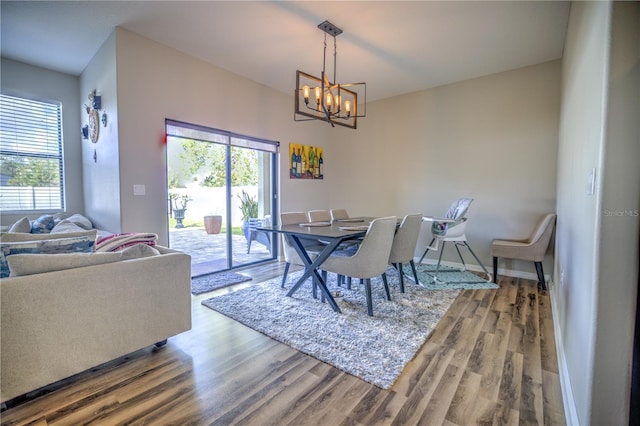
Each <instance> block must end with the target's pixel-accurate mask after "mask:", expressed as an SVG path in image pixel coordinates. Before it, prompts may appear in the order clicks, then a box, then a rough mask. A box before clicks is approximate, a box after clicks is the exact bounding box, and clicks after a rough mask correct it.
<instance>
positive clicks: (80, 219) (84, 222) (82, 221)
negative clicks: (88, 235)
mask: <svg viewBox="0 0 640 426" xmlns="http://www.w3.org/2000/svg"><path fill="white" fill-rule="evenodd" d="M66 220H68V221H69V222H73V223H75V224H76V225H78V226H79V227H80V228H83V229H91V228H93V223H91V221H90V220H89V219H88V218H86V217H84V216H82V215H81V214H78V213H76V214H73V215H71V216H69V217H68V218H66Z"/></svg>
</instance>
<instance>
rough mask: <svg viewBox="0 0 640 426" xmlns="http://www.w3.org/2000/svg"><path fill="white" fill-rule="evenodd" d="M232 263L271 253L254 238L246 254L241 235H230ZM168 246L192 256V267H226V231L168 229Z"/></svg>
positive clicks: (190, 228) (213, 269)
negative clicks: (213, 232)
mask: <svg viewBox="0 0 640 426" xmlns="http://www.w3.org/2000/svg"><path fill="white" fill-rule="evenodd" d="M232 239H233V240H232V241H233V252H232V257H233V266H234V267H235V266H239V265H241V264H247V263H252V262H256V261H259V260H265V259H270V258H271V254H270V252H269V250H268V249H267V247H265V246H264V245H263V244H261V243H258V242H256V241H253V243H252V244H251V253H247V242H246V240H245V238H244V236H242V235H232ZM169 247H170V248H172V249H174V250H180V251H182V252H184V253H187V254H189V255H190V256H191V266H192V269H193V270H194V271H195V270H200V269H202V268H203V267H204V268H207V269H210V272H214V271H219V270H224V269H228V264H227V234H222V233H221V234H207V232H206V231H205V229H204V228H196V227H188V228H181V229H176V228H170V229H169Z"/></svg>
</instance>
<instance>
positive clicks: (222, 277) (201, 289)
mask: <svg viewBox="0 0 640 426" xmlns="http://www.w3.org/2000/svg"><path fill="white" fill-rule="evenodd" d="M250 280H251V277H247V276H246V275H242V274H237V273H235V272H216V273H215V274H209V275H202V276H200V277H196V278H192V279H191V294H194V295H198V294H202V293H207V292H209V291H213V290H217V289H219V288H223V287H228V286H230V285H232V284H238V283H242V282H245V281H250Z"/></svg>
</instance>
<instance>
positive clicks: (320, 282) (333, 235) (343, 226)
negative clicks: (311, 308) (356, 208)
mask: <svg viewBox="0 0 640 426" xmlns="http://www.w3.org/2000/svg"><path fill="white" fill-rule="evenodd" d="M374 219H375V217H352V218H347V219H338V220H334V221H331V222H306V223H299V224H294V225H273V226H262V227H259V228H257V229H258V230H259V231H265V232H273V233H276V234H283V235H284V237H285V238H286V239H287V241H288V242H289V244H291V246H292V247H293V248H294V249H295V250H296V252H297V253H298V255H299V256H300V258H301V259H302V261H303V262H304V266H305V269H304V273H303V274H302V276H300V278H299V279H298V280H297V281H296V283H295V284H294V285H293V287H291V289H290V290H289V291H288V292H287V296H289V297H290V296H292V295H293V294H294V293H295V292H296V291H297V290H298V289H299V288H300V286H301V285H302V284H303V283H304V282H305V281H306V280H307V279H308V278H309V277H312V278H313V280H314V282H315V283H316V284H317V286H318V288H320V291H321V292H322V294H323V295H324V298H326V300H327V302H328V303H329V305H330V306H331V308H333V310H334V311H336V312H338V313H340V312H341V311H340V308H339V307H338V304H337V303H336V301H335V299H334V298H333V296H332V294H331V292H330V291H329V289H328V288H327V283H326V282H325V280H324V279H323V277H322V274H320V273H319V271H318V269H319V268H320V267H321V265H322V263H324V261H325V260H327V258H328V257H329V256H331V254H332V253H333V252H334V251H335V250H336V249H337V248H338V247H339V246H340V245H341V244H342V243H344V242H346V241H349V240H357V239H361V238H363V237H364V236H365V235H366V233H367V230H368V229H369V224H370V223H371V221H373V220H374ZM310 241H316V242H317V241H322V244H321V246H322V247H323V248H322V250H321V251H320V252H317V253H316V252H313V253H309V252H308V251H307V250H306V248H305V246H307V245H309V244H305V242H310ZM314 246H316V247H317V245H314Z"/></svg>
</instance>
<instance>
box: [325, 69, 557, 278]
mask: <svg viewBox="0 0 640 426" xmlns="http://www.w3.org/2000/svg"><path fill="white" fill-rule="evenodd" d="M559 112H560V61H552V62H547V63H544V64H540V65H535V66H530V67H526V68H521V69H517V70H514V71H509V72H504V73H499V74H494V75H490V76H487V77H482V78H477V79H473V80H468V81H463V82H461V83H456V84H451V85H447V86H442V87H438V88H435V89H431V90H425V91H421V92H416V93H412V94H408V95H403V96H398V97H395V98H391V99H387V100H383V101H380V102H375V103H371V104H370V105H368V106H367V118H365V119H363V120H362V121H361V122H359V123H358V126H359V128H358V130H357V131H355V132H353V131H352V132H349V130H345V131H343V132H340V133H339V134H338V138H339V140H340V146H339V147H338V146H336V148H338V149H339V155H337V157H336V158H335V162H336V164H335V166H336V167H335V173H336V177H337V178H338V180H339V181H340V182H343V185H341V186H337V187H334V188H333V190H332V191H331V196H330V200H331V204H332V205H339V206H343V207H346V208H347V209H348V210H349V211H351V212H353V213H355V214H366V213H370V214H375V215H388V214H395V215H404V214H408V213H414V212H417V213H423V214H425V215H436V216H438V215H440V216H442V215H444V213H445V212H446V210H447V209H448V207H449V205H450V204H451V202H452V201H454V200H455V199H457V198H460V197H472V198H474V202H473V204H472V205H471V209H470V213H469V223H468V227H467V231H468V232H467V237H468V239H469V244H470V245H471V247H472V248H473V249H474V251H475V252H476V254H477V255H478V256H479V257H480V259H481V260H482V261H483V263H484V264H485V265H486V266H487V268H489V266H490V265H491V261H492V260H491V253H490V245H491V240H492V239H494V238H526V237H527V236H529V234H530V233H531V231H532V229H533V228H534V226H535V224H536V222H537V221H538V220H539V219H540V218H541V217H542V215H543V214H545V213H547V212H554V211H555V204H556V192H555V191H556V188H555V186H556V155H557V143H558V142H557V138H558V117H559ZM428 228H429V227H428V222H425V223H424V224H423V232H422V236H421V240H420V242H419V247H418V249H417V250H416V255H418V256H419V255H421V254H422V251H423V247H424V246H425V244H427V243H429V241H430V238H431V234H430V232H429V230H428ZM463 255H464V252H463ZM445 258H447V259H449V260H451V261H457V260H458V259H457V255H456V252H455V250H454V249H453V248H452V247H450V248H449V249H448V250H447V251H445ZM465 260H467V257H466V256H465ZM468 260H469V261H470V263H472V264H477V262H476V261H475V260H473V258H471V257H470V256H469V258H468ZM544 265H545V269H546V270H545V273H546V274H547V275H549V274H550V273H551V272H552V266H553V263H552V261H551V259H547V260H546V262H545V264H544ZM500 268H501V269H503V268H506V269H509V270H512V269H515V270H517V271H520V272H525V273H527V274H528V276H530V277H532V278H534V277H535V268H534V266H533V263H532V262H526V263H523V262H514V261H510V260H503V261H501V263H500Z"/></svg>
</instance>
